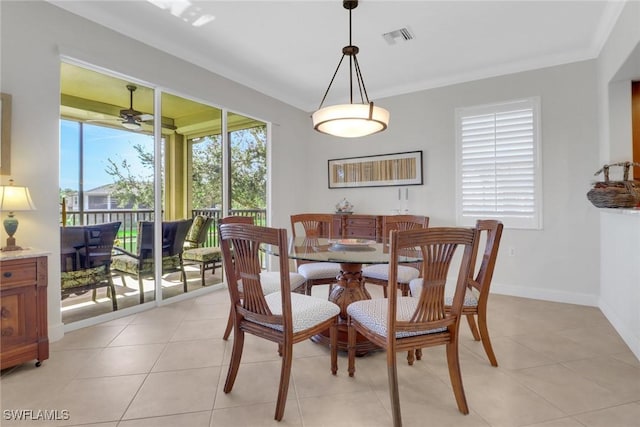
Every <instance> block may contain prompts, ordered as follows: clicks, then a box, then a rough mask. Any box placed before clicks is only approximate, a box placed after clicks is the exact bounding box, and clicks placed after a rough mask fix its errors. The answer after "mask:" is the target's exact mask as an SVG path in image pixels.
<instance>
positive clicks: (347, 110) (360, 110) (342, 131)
mask: <svg viewBox="0 0 640 427" xmlns="http://www.w3.org/2000/svg"><path fill="white" fill-rule="evenodd" d="M311 120H312V121H313V128H314V129H315V130H317V131H319V132H322V133H326V134H329V135H334V136H339V137H342V138H357V137H360V136H366V135H371V134H374V133H376V132H380V131H383V130H385V129H386V128H387V125H388V124H389V112H388V111H387V110H385V109H384V108H380V107H376V106H374V105H373V102H371V103H369V104H339V105H331V106H329V107H324V108H321V109H319V110H317V111H316V112H314V113H313V114H312V115H311Z"/></svg>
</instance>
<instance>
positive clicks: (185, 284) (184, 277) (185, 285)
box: [180, 260, 187, 293]
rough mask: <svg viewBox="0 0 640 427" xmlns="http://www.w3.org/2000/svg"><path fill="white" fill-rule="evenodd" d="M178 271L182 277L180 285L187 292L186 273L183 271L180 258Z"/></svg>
mask: <svg viewBox="0 0 640 427" xmlns="http://www.w3.org/2000/svg"><path fill="white" fill-rule="evenodd" d="M180 272H181V273H182V274H181V275H180V277H182V287H183V289H184V292H185V293H186V292H187V273H186V272H185V271H184V264H182V260H181V261H180Z"/></svg>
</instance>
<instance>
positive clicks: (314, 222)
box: [291, 213, 340, 295]
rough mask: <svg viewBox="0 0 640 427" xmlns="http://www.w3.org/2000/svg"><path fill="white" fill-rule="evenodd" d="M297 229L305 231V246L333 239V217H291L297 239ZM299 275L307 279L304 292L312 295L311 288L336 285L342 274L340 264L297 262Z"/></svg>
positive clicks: (307, 214)
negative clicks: (321, 240)
mask: <svg viewBox="0 0 640 427" xmlns="http://www.w3.org/2000/svg"><path fill="white" fill-rule="evenodd" d="M296 229H298V230H300V229H301V230H302V231H304V237H305V238H306V239H305V245H312V244H313V241H314V240H316V239H319V238H321V237H325V238H333V237H338V236H334V233H333V215H331V214H317V213H303V214H295V215H291V233H292V236H293V237H294V238H295V237H296V236H297V235H298V234H297V233H296V231H297V230H296ZM296 267H297V269H298V273H300V274H302V275H303V276H304V278H305V279H306V284H305V289H304V292H305V294H306V295H311V288H312V287H313V286H315V285H329V292H331V286H332V285H333V284H334V283H336V280H337V279H336V277H338V275H339V274H340V264H338V263H335V262H312V261H303V260H296Z"/></svg>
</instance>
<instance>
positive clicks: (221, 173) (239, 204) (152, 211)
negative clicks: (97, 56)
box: [60, 63, 267, 324]
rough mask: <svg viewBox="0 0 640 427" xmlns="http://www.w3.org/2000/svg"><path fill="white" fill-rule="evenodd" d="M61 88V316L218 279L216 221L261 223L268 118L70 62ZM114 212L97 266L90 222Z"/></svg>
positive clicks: (88, 313)
mask: <svg viewBox="0 0 640 427" xmlns="http://www.w3.org/2000/svg"><path fill="white" fill-rule="evenodd" d="M61 89H62V90H61V107H60V108H61V120H60V201H61V208H60V223H61V224H60V225H61V227H60V230H61V254H62V258H64V259H61V272H62V275H63V281H62V282H63V283H62V287H63V288H64V287H65V286H66V287H68V288H69V289H63V290H62V298H63V301H62V306H63V307H62V312H63V322H64V323H65V324H67V323H70V322H75V321H77V320H82V319H85V318H88V317H93V316H96V315H100V314H106V313H110V312H112V311H113V310H114V309H115V308H116V307H117V309H118V310H122V309H123V308H127V307H131V306H133V305H138V304H142V303H148V302H152V301H154V300H156V299H158V298H161V299H168V298H172V297H176V296H181V295H184V294H185V293H190V292H194V291H198V292H201V291H202V290H203V289H204V288H206V287H211V286H214V285H217V284H220V283H222V282H223V280H224V278H223V274H222V268H221V261H222V260H221V257H220V252H219V250H218V248H217V246H218V242H217V233H216V229H217V224H218V219H220V218H221V217H223V216H226V215H247V216H252V217H253V218H254V221H255V223H257V224H262V225H265V224H266V146H267V124H266V123H264V122H262V121H259V120H255V119H252V118H250V117H246V116H243V115H240V114H235V113H229V112H226V111H224V110H223V109H220V108H217V107H214V106H211V105H207V104H205V103H203V102H199V101H196V100H193V99H189V98H185V97H183V96H179V95H176V94H172V93H170V92H169V91H167V90H160V89H158V88H152V87H150V85H146V84H141V83H139V82H135V81H132V80H129V79H127V78H125V77H121V76H117V75H113V74H109V73H106V72H99V71H96V70H92V69H88V68H86V67H83V66H78V65H75V64H73V63H63V64H62V66H61ZM154 107H155V108H154ZM202 218H205V219H206V222H202V221H201V219H202ZM194 219H195V220H194ZM111 222H119V223H120V224H119V228H118V230H117V233H116V234H115V235H114V236H112V238H111V242H110V243H111V247H110V250H109V253H111V254H112V256H111V258H110V259H109V261H108V263H105V264H103V265H101V266H92V265H91V263H89V262H88V261H87V260H88V258H89V257H88V256H85V255H84V254H85V253H88V251H90V250H92V248H93V246H96V242H97V241H98V240H97V237H96V236H97V235H98V234H96V233H98V232H97V231H95V230H94V227H93V226H96V225H103V224H106V223H111ZM185 223H188V224H187V225H185ZM203 224H204V225H203ZM198 227H200V228H198ZM87 233H89V234H87ZM91 233H94V234H95V235H94V236H93V237H92V238H90V239H88V240H87V238H86V236H87V235H91ZM92 239H93V240H92ZM103 252H104V251H103ZM94 267H100V268H103V269H106V270H108V279H104V280H101V281H100V283H92V282H91V280H92V278H91V277H92V276H91V275H92V274H93V273H95V271H94V272H90V271H89V272H87V271H86V270H88V269H91V268H94ZM85 275H86V276H87V277H84V276H85ZM101 277H103V278H104V276H101ZM79 282H82V285H83V286H79V287H77V288H74V286H76V284H77V283H79ZM72 288H73V289H72Z"/></svg>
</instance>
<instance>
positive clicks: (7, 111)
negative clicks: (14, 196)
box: [0, 93, 11, 175]
mask: <svg viewBox="0 0 640 427" xmlns="http://www.w3.org/2000/svg"><path fill="white" fill-rule="evenodd" d="M0 126H1V127H0V175H9V174H10V173H11V95H9V94H6V93H0Z"/></svg>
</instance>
